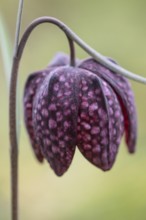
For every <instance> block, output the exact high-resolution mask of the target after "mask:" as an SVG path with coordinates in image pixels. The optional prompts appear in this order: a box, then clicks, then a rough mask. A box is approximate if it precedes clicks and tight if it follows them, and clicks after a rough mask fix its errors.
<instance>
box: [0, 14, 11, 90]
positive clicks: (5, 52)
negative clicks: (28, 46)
mask: <svg viewBox="0 0 146 220" xmlns="http://www.w3.org/2000/svg"><path fill="white" fill-rule="evenodd" d="M0 41H1V42H0V48H1V54H2V59H3V64H4V73H5V77H6V82H7V87H8V89H9V85H10V77H11V76H10V72H11V66H12V47H11V40H10V38H9V34H8V30H7V27H6V23H5V21H4V18H3V16H2V14H1V13H0Z"/></svg>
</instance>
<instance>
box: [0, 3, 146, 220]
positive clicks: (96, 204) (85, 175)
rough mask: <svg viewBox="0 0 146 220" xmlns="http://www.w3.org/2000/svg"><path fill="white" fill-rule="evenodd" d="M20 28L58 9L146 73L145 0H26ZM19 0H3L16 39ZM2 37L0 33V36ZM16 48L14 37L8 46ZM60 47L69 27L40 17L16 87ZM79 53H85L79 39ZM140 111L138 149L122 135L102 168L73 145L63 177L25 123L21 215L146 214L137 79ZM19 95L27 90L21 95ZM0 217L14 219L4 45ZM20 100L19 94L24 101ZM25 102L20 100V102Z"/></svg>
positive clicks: (113, 218)
mask: <svg viewBox="0 0 146 220" xmlns="http://www.w3.org/2000/svg"><path fill="white" fill-rule="evenodd" d="M24 2H25V3H24V12H23V21H22V29H21V34H22V32H23V31H24V29H25V27H26V26H27V25H28V23H29V22H30V21H31V20H32V19H34V18H36V17H39V16H43V15H48V16H55V17H57V18H59V19H61V20H62V21H63V22H65V23H66V24H67V25H69V26H70V27H71V28H72V29H73V30H74V31H75V32H76V33H77V34H78V35H79V36H80V37H81V38H83V39H84V40H85V41H86V42H87V43H88V44H89V45H91V46H92V47H93V48H94V49H96V50H97V51H99V52H101V53H102V54H104V55H106V56H109V57H113V58H114V59H115V60H117V61H118V63H120V64H121V65H122V66H123V67H125V68H127V69H129V70H131V71H133V72H135V73H137V74H140V75H143V76H145V77H146V40H145V39H146V1H145V0H139V1H137V0H129V1H126V0H122V1H120V0H110V1H107V0H102V1H101V0H91V1H87V0H74V1H71V0H47V1H46V0H41V1H39V0H31V1H29V0H26V1H24ZM17 5H18V1H16V0H13V1H7V0H0V13H1V15H2V16H3V18H4V19H5V23H6V25H7V30H8V33H9V35H10V41H11V43H12V42H13V41H14V33H15V21H16V13H17ZM0 43H1V39H0ZM10 48H12V45H11V46H10ZM57 51H64V52H67V53H68V43H67V40H66V38H65V36H64V34H63V33H62V32H61V31H60V30H59V29H58V28H56V27H55V26H53V25H48V24H45V25H42V26H41V27H39V28H37V29H36V30H35V31H34V32H33V34H32V35H31V37H30V39H29V42H28V44H27V47H26V49H25V52H24V54H23V58H22V61H21V66H20V71H19V76H20V79H19V91H20V92H19V93H20V98H21V96H22V93H23V86H24V82H25V80H26V78H27V76H28V73H29V72H32V71H35V70H38V69H41V68H44V67H45V66H46V65H47V64H48V62H49V60H50V59H51V58H52V56H53V55H54V54H55V53H56V52H57ZM76 52H77V55H78V57H79V58H85V57H87V56H88V55H87V54H86V53H85V52H84V51H82V50H81V49H80V48H79V47H78V46H77V47H76ZM132 87H133V90H134V93H135V100H136V106H137V113H138V121H139V123H138V127H139V130H138V141H137V152H136V154H135V155H129V154H128V153H127V149H126V146H125V142H124V140H123V142H122V144H121V146H120V150H119V154H118V156H117V161H116V163H115V165H114V167H113V169H112V170H111V171H109V172H106V173H104V172H102V171H100V170H99V169H97V168H96V167H94V166H92V165H91V164H90V163H89V162H88V161H86V160H85V159H84V158H83V156H82V155H81V154H80V153H79V151H78V150H76V154H75V157H74V160H73V163H72V165H71V167H70V169H69V170H68V172H67V173H66V174H65V175H64V176H63V177H61V178H58V177H56V176H55V174H54V173H53V171H52V170H51V169H50V167H49V166H48V164H47V163H44V164H43V165H40V164H38V163H37V161H36V160H35V158H34V155H33V153H32V151H31V148H30V144H29V141H28V137H27V134H26V131H25V129H24V124H23V113H22V110H21V121H20V122H21V136H20V146H19V153H20V154H19V164H20V165H19V184H20V187H19V189H20V194H19V202H20V206H19V209H20V219H21V220H28V219H35V220H49V219H51V220H82V219H83V220H97V219H100V220H139V219H140V220H145V219H146V144H145V143H146V114H145V113H146V87H145V86H144V85H142V84H139V83H136V82H132ZM21 100H22V98H21ZM0 103H1V104H0V220H8V219H10V183H9V182H10V177H9V173H10V163H9V137H8V92H7V87H6V80H5V75H4V65H3V61H2V54H1V52H0ZM20 106H22V101H21V103H20ZM21 109H22V107H21Z"/></svg>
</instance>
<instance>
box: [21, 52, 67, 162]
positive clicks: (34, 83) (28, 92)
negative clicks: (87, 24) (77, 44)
mask: <svg viewBox="0 0 146 220" xmlns="http://www.w3.org/2000/svg"><path fill="white" fill-rule="evenodd" d="M67 63H69V57H68V55H65V54H64V53H58V54H57V55H56V56H55V57H54V58H53V60H52V61H51V62H50V65H49V66H48V68H47V69H46V70H40V71H37V72H35V73H32V74H30V76H29V77H28V79H27V81H26V84H25V89H24V119H25V125H26V129H27V132H28V135H29V138H30V142H31V145H32V148H33V150H34V153H35V155H36V157H37V159H38V160H39V161H40V162H42V161H43V155H42V153H41V150H40V146H39V144H38V143H37V140H36V137H35V135H34V130H33V122H32V108H33V100H34V97H35V94H36V91H37V89H38V87H39V86H40V84H41V83H42V81H43V79H44V77H45V76H46V75H49V73H50V71H51V70H53V69H54V68H55V67H58V66H61V65H66V64H67Z"/></svg>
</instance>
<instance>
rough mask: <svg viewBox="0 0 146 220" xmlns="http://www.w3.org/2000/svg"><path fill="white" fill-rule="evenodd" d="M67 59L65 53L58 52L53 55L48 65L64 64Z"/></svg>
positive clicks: (67, 61) (66, 62) (67, 62)
mask: <svg viewBox="0 0 146 220" xmlns="http://www.w3.org/2000/svg"><path fill="white" fill-rule="evenodd" d="M69 59H70V58H69V56H68V55H67V54H65V53H62V52H59V53H57V54H56V55H55V56H54V57H53V59H52V60H51V62H50V63H49V66H48V67H49V68H50V67H56V66H65V65H67V64H69Z"/></svg>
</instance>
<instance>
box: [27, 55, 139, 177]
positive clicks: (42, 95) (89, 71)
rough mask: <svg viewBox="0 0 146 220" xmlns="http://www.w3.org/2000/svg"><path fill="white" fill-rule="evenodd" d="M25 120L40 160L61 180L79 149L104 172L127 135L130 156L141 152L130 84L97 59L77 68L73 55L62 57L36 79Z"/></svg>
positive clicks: (29, 89)
mask: <svg viewBox="0 0 146 220" xmlns="http://www.w3.org/2000/svg"><path fill="white" fill-rule="evenodd" d="M111 62H114V61H112V60H111ZM24 116H25V123H26V128H27V131H28V134H29V137H30V141H31V144H32V147H33V150H34V152H35V155H36V157H37V158H38V160H39V161H40V162H42V161H43V159H46V160H47V161H48V162H49V164H50V166H51V167H52V169H53V170H54V171H55V173H56V174H57V175H58V176H61V175H63V174H64V172H65V171H66V170H67V169H68V168H69V166H70V164H71V162H72V159H73V156H74V153H75V148H76V146H77V147H78V148H79V150H80V151H81V153H82V154H83V156H84V157H85V158H86V159H87V160H88V161H90V162H91V163H92V164H94V165H95V166H97V167H99V168H100V169H102V170H104V171H106V170H109V169H111V167H112V166H113V163H114V161H115V158H116V155H117V152H118V148H119V145H120V141H121V138H122V136H123V133H124V132H125V137H126V143H127V146H128V149H129V152H130V153H132V152H134V150H135V144H136V136H137V135H136V133H137V121H136V111H135V105H134V98H133V93H132V91H131V88H130V85H129V82H128V81H127V80H126V79H125V78H124V77H122V76H120V75H119V74H117V73H113V72H112V71H110V70H109V69H108V68H106V67H104V66H103V65H101V64H99V63H98V62H97V61H95V60H94V59H87V60H84V61H81V62H79V61H77V63H76V67H71V66H69V58H68V56H66V55H64V54H59V55H58V56H57V57H56V58H55V59H54V60H53V61H52V62H51V63H50V65H49V66H48V67H47V68H46V69H44V70H42V71H38V72H35V73H33V74H31V75H30V76H29V78H28V80H27V82H26V85H25V92H24Z"/></svg>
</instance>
